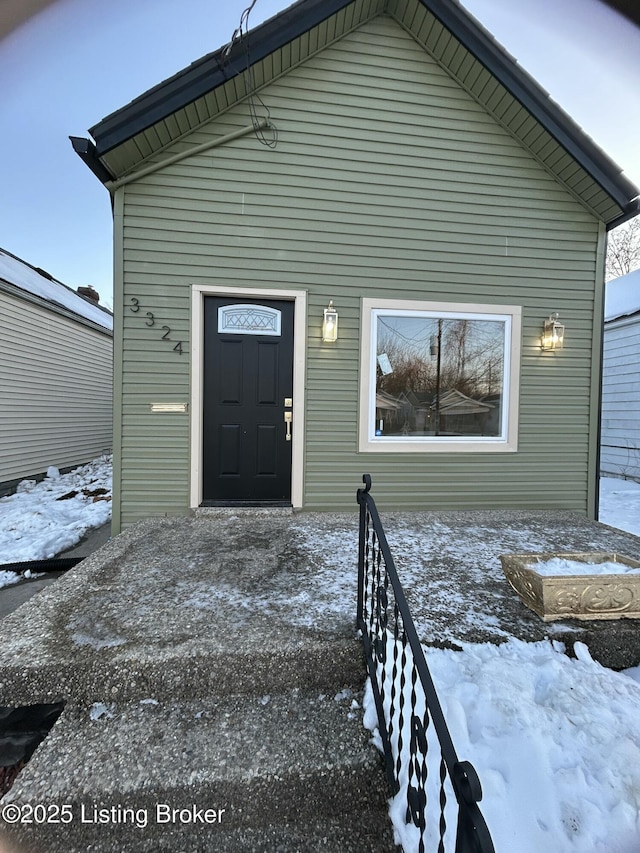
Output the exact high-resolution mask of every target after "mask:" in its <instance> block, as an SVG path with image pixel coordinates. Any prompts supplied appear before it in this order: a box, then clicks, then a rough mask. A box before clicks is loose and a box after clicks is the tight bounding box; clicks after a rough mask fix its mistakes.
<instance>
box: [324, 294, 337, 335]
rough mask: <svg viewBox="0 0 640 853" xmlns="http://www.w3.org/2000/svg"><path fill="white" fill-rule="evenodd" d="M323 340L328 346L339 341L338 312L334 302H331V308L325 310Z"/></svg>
mask: <svg viewBox="0 0 640 853" xmlns="http://www.w3.org/2000/svg"><path fill="white" fill-rule="evenodd" d="M322 340H323V341H324V342H325V343H328V344H331V343H333V342H334V341H337V340H338V312H337V311H336V309H335V308H334V307H333V300H331V301H330V302H329V307H328V308H325V309H324V317H323V320H322Z"/></svg>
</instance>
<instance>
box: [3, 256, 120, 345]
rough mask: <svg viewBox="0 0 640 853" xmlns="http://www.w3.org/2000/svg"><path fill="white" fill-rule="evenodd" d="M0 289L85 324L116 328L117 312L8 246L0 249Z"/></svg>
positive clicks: (103, 329)
mask: <svg viewBox="0 0 640 853" xmlns="http://www.w3.org/2000/svg"><path fill="white" fill-rule="evenodd" d="M0 290H7V291H8V292H11V293H13V294H16V293H17V294H18V295H20V296H22V297H23V298H26V299H29V300H30V301H32V302H36V303H38V304H40V305H41V306H43V307H45V308H48V309H49V310H53V311H55V312H56V313H58V314H64V315H65V316H72V318H73V319H76V320H79V321H80V322H83V323H84V324H85V325H92V326H100V327H101V331H103V332H104V331H107V332H109V333H112V332H113V314H112V313H111V311H109V310H108V309H107V308H103V307H102V306H101V305H98V304H96V303H95V302H94V301H93V300H91V299H87V298H86V297H84V296H82V295H81V294H79V293H77V292H76V291H75V290H72V289H71V288H70V287H67V285H66V284H63V283H62V282H61V281H58V280H57V279H55V278H53V276H51V275H50V274H49V273H48V272H46V271H45V270H41V269H39V268H38V267H33V266H31V264H28V263H27V262H26V261H23V260H21V259H20V258H18V257H17V256H16V255H12V254H11V253H10V252H7V251H6V250H5V249H0Z"/></svg>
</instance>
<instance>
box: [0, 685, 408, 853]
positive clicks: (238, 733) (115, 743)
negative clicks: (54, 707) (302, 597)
mask: <svg viewBox="0 0 640 853" xmlns="http://www.w3.org/2000/svg"><path fill="white" fill-rule="evenodd" d="M144 698H145V699H153V700H154V701H139V702H137V703H135V704H134V703H133V702H128V703H125V704H120V703H115V704H114V705H113V706H110V703H109V702H105V703H104V704H105V706H109V707H108V713H105V714H103V716H101V717H100V719H96V720H92V719H91V715H90V710H91V709H90V708H88V707H87V706H74V707H67V708H65V710H64V712H63V714H62V716H61V717H60V719H59V721H58V723H56V725H55V726H54V728H53V730H52V732H51V733H50V734H49V736H48V737H47V739H46V740H45V741H44V742H43V743H42V745H41V746H40V747H39V748H38V750H37V751H36V753H35V755H34V757H33V758H32V759H31V761H30V762H29V764H28V765H27V766H26V768H25V769H24V770H23V771H22V772H21V773H20V775H19V776H18V779H17V780H16V783H15V784H14V787H13V788H12V790H11V791H10V792H9V793H8V794H7V795H6V796H5V798H4V800H3V806H6V805H7V804H8V803H11V804H14V805H19V806H28V805H35V804H40V805H43V806H44V807H45V809H47V808H49V809H52V811H53V812H55V811H56V810H55V807H56V806H62V805H63V804H65V805H66V806H67V809H66V810H65V811H66V814H67V815H69V816H72V819H71V820H70V822H69V823H68V824H64V823H41V824H40V825H34V824H32V825H25V826H22V827H20V826H18V825H16V826H14V827H12V828H11V830H12V831H11V834H12V836H13V837H14V838H16V839H17V840H18V842H21V843H24V844H26V845H28V846H31V847H36V848H38V849H46V850H47V851H48V853H63V851H64V853H71V851H75V850H77V851H80V850H82V851H87V850H89V849H91V850H97V851H104V853H111V851H112V850H113V851H115V850H116V849H117V850H118V851H121V850H126V851H127V853H138V851H140V853H146V851H151V850H170V851H172V853H179V851H181V850H184V851H185V853H187V851H188V853H195V851H198V850H203V851H204V850H221V851H230V853H231V851H238V853H239V851H243V853H245V851H250V850H256V851H258V850H264V851H267V850H268V851H270V853H271V851H278V850H281V851H282V853H289V851H295V850H300V851H307V850H308V851H315V850H331V851H334V853H340V851H345V853H346V851H354V853H356V851H357V853H366V851H368V850H371V851H381V853H382V851H387V850H392V849H394V847H393V840H392V834H391V830H390V828H389V824H388V818H387V805H386V797H387V791H386V782H385V777H384V773H383V770H382V765H381V761H380V757H379V754H378V752H377V750H375V748H374V747H373V746H371V745H370V743H369V734H368V732H366V731H365V730H364V728H363V727H362V722H361V720H362V710H361V708H352V707H351V706H352V702H353V701H354V700H353V698H352V696H351V695H350V694H349V692H348V691H342V692H341V693H339V694H337V696H334V695H333V694H319V693H308V692H307V693H305V692H302V691H301V690H298V689H292V690H289V691H286V692H279V693H275V694H264V695H262V696H261V695H257V696H251V697H248V696H226V697H222V698H215V699H200V700H195V701H181V702H177V701H173V702H165V701H159V700H156V699H155V697H144ZM358 701H359V697H358ZM156 702H157V704H156ZM109 714H111V716H109ZM94 715H95V714H94ZM52 807H53V808H52ZM101 810H102V811H101ZM207 810H208V811H207ZM142 824H144V825H142Z"/></svg>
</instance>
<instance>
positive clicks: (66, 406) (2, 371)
mask: <svg viewBox="0 0 640 853" xmlns="http://www.w3.org/2000/svg"><path fill="white" fill-rule="evenodd" d="M81 290H82V291H84V292H85V293H87V294H88V295H87V296H82V295H80V294H78V293H76V292H75V291H74V290H71V289H70V288H68V287H67V286H66V285H64V284H62V283H61V282H59V281H56V280H55V279H54V278H52V277H51V276H50V275H49V274H48V273H46V272H44V271H43V270H40V269H37V268H35V267H32V266H31V265H30V264H28V263H26V262H25V261H22V260H21V259H20V258H17V257H16V256H15V255H12V254H10V253H9V252H6V251H4V250H1V249H0V377H1V381H0V494H7V493H9V492H11V491H12V490H13V489H14V488H15V486H16V485H17V483H18V482H19V481H20V480H23V479H25V478H27V477H37V476H39V475H42V474H44V473H45V472H46V471H47V468H48V467H49V466H51V465H55V466H56V467H57V468H61V469H68V468H73V467H75V466H76V465H82V464H83V463H85V462H89V461H90V460H91V459H93V458H95V457H96V456H99V455H100V454H101V453H104V452H109V451H110V450H111V446H112V410H113V403H112V395H113V378H112V377H113V315H112V314H111V312H110V311H108V310H107V309H106V308H102V307H101V306H100V305H99V304H98V302H97V297H98V295H97V293H95V291H94V290H93V289H92V288H81Z"/></svg>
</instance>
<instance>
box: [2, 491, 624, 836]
mask: <svg viewBox="0 0 640 853" xmlns="http://www.w3.org/2000/svg"><path fill="white" fill-rule="evenodd" d="M379 509H380V512H381V516H382V520H383V523H384V524H385V528H386V530H387V533H388V537H389V541H390V545H391V548H392V551H393V553H394V556H395V559H396V563H397V567H398V571H399V574H400V577H401V580H402V582H403V584H404V586H405V589H406V592H407V598H408V601H409V605H410V608H411V610H412V613H413V616H414V620H415V622H416V625H417V628H418V633H419V635H420V636H421V638H422V639H423V640H424V641H425V642H427V643H431V644H435V645H447V646H450V647H455V646H456V645H457V644H458V643H460V642H487V641H488V642H501V641H503V640H504V639H507V638H508V637H509V636H515V637H518V638H520V639H524V640H531V641H534V640H539V639H542V638H544V637H548V636H550V637H552V638H554V639H561V640H564V641H565V642H566V643H567V645H568V647H569V648H570V647H571V645H572V643H573V642H574V641H575V640H581V641H583V642H586V643H587V644H588V645H589V647H590V649H591V652H592V654H593V656H594V657H595V658H596V659H598V660H600V661H601V662H602V663H605V664H607V665H611V666H618V667H622V666H631V665H634V664H636V663H637V662H638V660H640V642H639V640H638V625H637V623H633V622H632V621H628V622H625V621H624V620H622V621H620V622H615V623H612V622H607V623H601V622H598V623H571V622H566V623H564V622H563V623H553V624H548V623H547V624H545V623H543V622H542V621H541V620H539V619H538V618H537V617H536V616H535V614H533V613H532V612H530V611H528V610H527V609H526V608H525V607H524V606H523V605H522V604H521V602H520V600H519V599H518V598H517V596H516V595H515V593H514V592H513V591H512V590H511V589H510V587H509V586H508V584H507V582H506V580H505V578H504V576H503V575H502V571H501V568H500V563H499V559H498V557H499V554H500V553H505V552H513V551H524V550H526V551H537V550H540V551H549V550H564V551H567V550H612V551H619V552H622V553H625V554H627V555H628V556H631V557H640V539H638V538H636V537H634V536H631V535H630V534H626V533H623V532H621V531H617V530H614V529H612V528H608V527H605V526H604V525H599V524H596V523H593V522H589V521H587V520H585V519H583V518H582V517H580V516H576V515H574V514H571V513H553V514H551V513H536V512H529V513H521V512H500V513H498V512H480V513H423V514H406V513H403V514H393V513H391V514H389V513H385V511H384V507H379ZM356 568H357V511H354V513H353V514H322V515H320V514H301V515H290V514H289V515H286V514H267V515H253V514H248V513H243V514H240V513H213V514H205V515H202V516H199V517H197V518H180V519H168V520H165V519H162V520H149V521H146V522H143V523H141V524H139V525H137V526H135V527H134V528H131V529H130V530H128V531H127V532H125V533H124V534H122V535H121V536H118V537H116V538H115V539H114V540H112V541H110V542H109V543H107V544H106V545H105V546H104V547H103V548H101V549H100V550H99V551H98V552H96V553H95V554H93V555H92V556H91V557H89V558H87V559H86V560H85V561H83V563H81V564H80V565H79V566H77V567H76V568H75V569H74V570H72V571H71V572H70V573H68V574H67V575H66V576H65V577H63V578H61V579H60V580H59V581H57V582H56V583H55V584H53V585H51V586H50V587H48V588H47V589H46V590H45V591H44V592H42V593H40V594H39V595H37V596H36V597H35V598H34V599H32V600H31V601H30V602H28V603H27V604H25V605H23V606H22V607H21V608H19V609H18V610H17V611H16V612H15V613H13V614H11V615H9V616H8V617H6V618H5V619H4V620H3V621H2V622H0V640H1V642H0V705H3V706H17V705H22V704H32V703H39V702H52V701H58V700H60V699H63V700H64V701H65V702H66V706H65V710H64V712H63V714H62V716H61V718H60V720H59V721H58V722H57V723H56V725H55V726H54V728H53V730H52V732H51V734H50V735H49V736H48V737H47V739H46V740H45V741H44V742H43V744H42V745H41V746H40V747H39V748H38V750H37V751H36V753H35V755H34V757H33V758H32V759H31V761H30V762H29V764H28V765H27V767H26V768H25V769H24V770H23V771H22V772H21V773H20V775H19V776H18V779H17V781H16V783H15V785H14V787H13V789H12V790H11V791H10V792H9V794H8V795H7V796H6V797H5V798H4V800H3V804H5V803H7V802H10V803H15V804H32V805H35V804H36V803H49V804H61V803H69V804H71V805H72V808H73V814H74V819H73V821H72V822H70V823H69V824H68V825H64V826H60V825H45V826H35V827H31V828H28V827H25V828H24V829H22V830H20V831H18V830H17V829H16V828H15V827H14V828H13V829H11V835H12V837H13V838H17V840H18V841H19V842H21V843H23V844H25V843H26V844H28V845H29V846H30V847H31V848H33V849H34V850H36V851H37V850H39V849H41V850H43V851H44V850H47V851H51V853H55V851H57V850H60V851H62V850H64V851H69V853H71V852H72V851H80V850H83V851H84V850H86V849H88V846H89V845H92V849H95V850H100V851H105V853H106V851H112V850H114V851H115V850H122V849H127V850H128V851H137V850H140V851H146V850H149V851H151V850H165V849H166V850H171V851H174V853H176V851H177V852H178V853H179V851H182V850H184V851H185V853H187V851H189V853H193V851H197V850H203V851H204V850H216V851H217V850H220V851H236V850H237V851H240V850H242V851H247V850H264V851H272V850H281V851H294V850H301V851H315V850H332V851H345V853H346V851H354V853H356V852H357V853H365V851H386V850H391V849H393V840H392V836H391V831H390V829H389V827H388V824H387V817H386V789H385V780H384V775H383V773H382V770H381V765H380V761H379V758H378V755H377V753H376V752H375V750H374V749H373V747H371V746H370V745H369V743H368V741H369V734H368V733H367V732H366V731H364V730H363V728H362V725H361V718H362V712H361V710H360V708H359V707H355V706H354V707H352V703H353V702H354V700H355V701H356V702H357V703H358V704H360V700H361V695H362V688H363V685H364V681H365V670H364V663H363V660H362V654H361V648H360V643H359V641H358V640H357V639H356V637H355V632H354V620H355V598H356ZM149 700H150V701H149ZM96 703H100V704H101V705H103V706H104V707H105V713H103V714H102V716H100V718H99V719H95V720H94V719H91V711H92V706H94V704H96ZM94 716H95V713H94ZM158 803H163V804H167V805H169V806H171V807H174V808H178V809H187V808H189V807H191V806H194V807H196V808H217V809H220V808H222V809H224V814H223V815H222V817H221V819H220V821H219V822H218V823H216V824H215V825H199V824H197V823H194V822H191V823H187V824H184V823H178V824H173V823H172V824H166V823H158V822H155V823H154V822H153V820H152V817H153V810H154V809H155V808H156V806H157V804H158ZM116 806H121V807H123V808H126V807H129V808H134V807H135V808H136V809H138V810H143V811H144V813H145V814H146V815H147V816H148V818H149V822H148V824H147V825H146V826H145V827H144V828H141V827H138V826H135V825H132V824H131V823H127V822H126V821H125V822H122V821H121V822H117V821H114V820H110V821H109V822H106V823H104V824H101V823H100V822H99V821H91V820H90V819H88V820H82V819H81V816H82V815H84V816H85V817H90V814H91V811H90V810H91V809H93V808H94V807H95V808H106V809H108V808H114V807H116ZM87 810H88V811H87ZM112 816H113V815H112ZM0 826H1V824H0Z"/></svg>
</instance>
